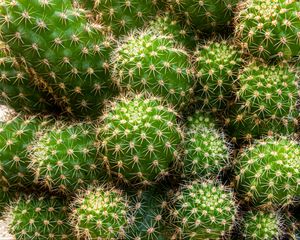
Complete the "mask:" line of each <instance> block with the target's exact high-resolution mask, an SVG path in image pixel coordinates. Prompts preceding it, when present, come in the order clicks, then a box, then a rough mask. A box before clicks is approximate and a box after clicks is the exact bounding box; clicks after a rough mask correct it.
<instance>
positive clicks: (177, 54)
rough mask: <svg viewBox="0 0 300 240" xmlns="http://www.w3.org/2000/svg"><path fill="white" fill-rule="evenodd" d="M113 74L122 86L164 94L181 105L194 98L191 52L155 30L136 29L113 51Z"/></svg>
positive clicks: (133, 89)
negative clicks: (192, 95) (189, 53)
mask: <svg viewBox="0 0 300 240" xmlns="http://www.w3.org/2000/svg"><path fill="white" fill-rule="evenodd" d="M112 68H113V70H112V78H113V80H114V82H115V83H116V84H117V85H118V86H119V88H120V89H122V90H123V91H124V90H127V91H133V92H137V93H139V92H144V91H148V92H150V93H153V95H155V96H161V97H163V98H165V99H166V101H167V102H169V103H171V104H173V105H175V106H176V108H177V109H180V108H182V107H183V106H185V105H186V104H188V103H189V102H190V101H191V94H192V93H193V88H194V79H193V69H192V65H191V63H190V58H189V55H188V53H187V52H186V51H185V50H183V49H181V48H178V47H176V46H175V42H174V41H172V40H171V38H170V37H168V36H166V35H160V34H159V33H157V32H156V31H153V32H152V31H151V30H147V31H145V32H135V33H133V34H132V35H130V36H129V37H128V38H126V39H125V40H124V41H123V42H121V43H120V45H119V47H118V48H117V49H116V50H115V51H114V52H113V54H112Z"/></svg>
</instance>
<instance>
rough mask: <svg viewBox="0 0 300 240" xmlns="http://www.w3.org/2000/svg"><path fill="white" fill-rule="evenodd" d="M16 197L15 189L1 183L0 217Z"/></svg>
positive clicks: (3, 215)
mask: <svg viewBox="0 0 300 240" xmlns="http://www.w3.org/2000/svg"><path fill="white" fill-rule="evenodd" d="M16 198H17V194H16V189H14V188H10V187H8V186H5V185H4V184H3V183H1V187H0V219H1V218H2V217H3V218H4V217H5V213H6V210H7V209H8V208H9V205H10V204H11V203H12V202H14V200H15V199H16Z"/></svg>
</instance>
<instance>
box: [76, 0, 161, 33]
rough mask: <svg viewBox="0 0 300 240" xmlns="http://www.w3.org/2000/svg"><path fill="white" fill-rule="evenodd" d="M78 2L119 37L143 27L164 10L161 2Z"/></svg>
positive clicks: (147, 0) (142, 0)
mask: <svg viewBox="0 0 300 240" xmlns="http://www.w3.org/2000/svg"><path fill="white" fill-rule="evenodd" d="M78 2H79V3H80V2H82V3H83V5H84V6H85V7H87V8H88V9H92V10H93V13H94V14H95V15H96V20H98V21H99V22H100V23H102V24H103V27H104V29H105V30H106V31H108V32H112V33H113V34H114V35H115V36H117V37H119V36H121V35H124V34H127V33H129V32H130V31H132V30H133V29H136V28H141V27H143V26H144V24H145V23H146V22H148V21H149V20H150V19H151V18H153V17H154V16H155V15H156V13H157V11H158V10H159V8H163V3H162V2H161V1H160V0H158V1H157V0H80V1H78Z"/></svg>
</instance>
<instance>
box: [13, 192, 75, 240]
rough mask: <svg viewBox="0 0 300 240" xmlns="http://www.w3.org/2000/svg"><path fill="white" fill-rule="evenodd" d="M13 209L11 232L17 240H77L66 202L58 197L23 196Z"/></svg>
mask: <svg viewBox="0 0 300 240" xmlns="http://www.w3.org/2000/svg"><path fill="white" fill-rule="evenodd" d="M11 208H12V209H11V212H10V216H9V217H10V218H11V222H10V225H9V232H10V233H11V234H12V235H14V237H15V238H16V239H18V240H27V239H34V240H42V239H50V240H52V239H53V240H63V239H68V240H69V239H70V240H73V239H74V240H75V236H73V234H72V228H71V226H70V224H69V222H68V205H67V203H66V202H65V201H63V200H61V199H59V198H56V197H34V196H26V197H24V196H23V197H22V198H20V199H19V200H18V201H17V202H16V203H15V204H14V205H13V206H12V207H11Z"/></svg>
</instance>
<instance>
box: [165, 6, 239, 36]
mask: <svg viewBox="0 0 300 240" xmlns="http://www.w3.org/2000/svg"><path fill="white" fill-rule="evenodd" d="M168 2H169V7H170V8H172V9H174V10H175V12H176V13H177V14H179V15H180V16H181V17H183V18H184V19H185V22H186V23H188V24H191V25H193V26H194V27H195V28H197V29H199V30H201V31H208V32H210V31H213V30H218V29H220V28H222V27H224V26H226V25H229V24H230V22H231V20H232V18H233V10H234V8H235V7H236V5H237V3H238V0H200V1H199V0H168Z"/></svg>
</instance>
